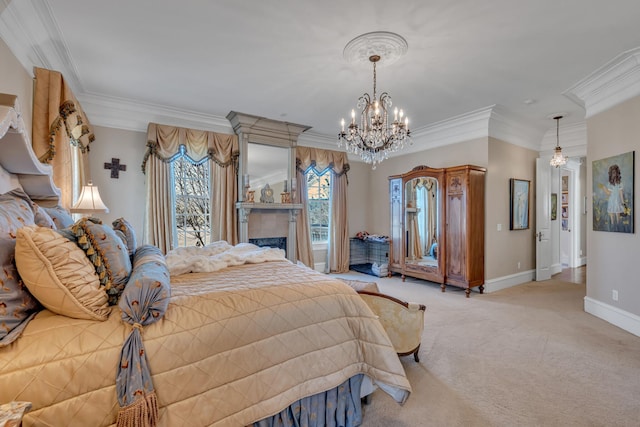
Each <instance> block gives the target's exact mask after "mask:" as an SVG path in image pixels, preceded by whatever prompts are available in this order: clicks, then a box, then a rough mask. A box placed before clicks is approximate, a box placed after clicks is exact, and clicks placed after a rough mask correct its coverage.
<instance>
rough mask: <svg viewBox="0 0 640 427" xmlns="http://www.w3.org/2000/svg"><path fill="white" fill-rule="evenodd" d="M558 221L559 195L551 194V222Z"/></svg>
mask: <svg viewBox="0 0 640 427" xmlns="http://www.w3.org/2000/svg"><path fill="white" fill-rule="evenodd" d="M556 219H558V193H551V221H555V220H556Z"/></svg>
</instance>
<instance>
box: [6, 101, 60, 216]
mask: <svg viewBox="0 0 640 427" xmlns="http://www.w3.org/2000/svg"><path fill="white" fill-rule="evenodd" d="M52 173H53V172H52V168H51V166H49V165H45V164H42V163H40V161H39V160H38V158H37V157H36V155H35V153H34V152H33V149H32V147H31V141H30V140H29V135H28V134H27V131H26V129H25V128H24V122H23V120H22V116H21V113H20V108H19V104H18V99H17V97H16V96H15V95H8V94H1V93H0V194H2V193H5V192H7V191H10V190H12V189H14V188H16V187H22V188H23V189H24V191H25V192H26V193H27V194H28V195H29V196H30V197H31V199H32V200H33V201H35V202H37V203H38V204H41V205H44V206H51V205H55V204H56V203H57V202H58V200H59V199H60V189H59V188H58V187H56V185H55V184H54V182H53V176H52Z"/></svg>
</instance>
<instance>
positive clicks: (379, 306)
mask: <svg viewBox="0 0 640 427" xmlns="http://www.w3.org/2000/svg"><path fill="white" fill-rule="evenodd" d="M358 294H360V296H361V297H362V299H364V300H365V302H366V303H367V305H368V306H369V307H370V308H371V310H372V311H373V312H374V313H375V314H376V315H377V316H378V318H379V319H380V323H382V326H383V327H384V329H385V331H387V335H389V338H390V339H391V343H392V344H393V347H394V348H395V350H396V352H397V353H398V355H399V356H407V355H409V354H413V358H414V359H415V361H416V362H419V361H420V359H419V358H418V350H420V341H421V339H422V332H423V330H424V313H425V310H426V307H425V306H424V305H422V304H415V303H410V302H404V301H401V300H399V299H397V298H394V297H392V296H389V295H385V294H381V293H377V292H369V291H358Z"/></svg>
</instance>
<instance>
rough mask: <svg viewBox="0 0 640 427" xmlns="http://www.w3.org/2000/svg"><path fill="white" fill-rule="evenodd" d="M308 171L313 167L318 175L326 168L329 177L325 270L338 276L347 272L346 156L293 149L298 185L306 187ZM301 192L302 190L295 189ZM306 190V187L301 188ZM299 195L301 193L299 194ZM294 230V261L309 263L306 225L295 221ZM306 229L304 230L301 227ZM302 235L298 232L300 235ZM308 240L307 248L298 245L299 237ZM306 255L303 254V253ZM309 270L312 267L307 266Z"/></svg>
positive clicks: (311, 256)
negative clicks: (296, 238) (327, 240)
mask: <svg viewBox="0 0 640 427" xmlns="http://www.w3.org/2000/svg"><path fill="white" fill-rule="evenodd" d="M309 167H314V168H315V169H316V170H318V171H323V170H325V169H327V168H330V169H331V173H332V180H331V181H332V191H331V230H330V234H329V248H328V255H327V266H328V269H329V271H331V272H335V273H342V272H346V271H348V270H349V233H348V227H347V184H348V183H349V181H348V178H347V172H348V171H349V169H350V166H349V163H348V159H347V154H346V153H344V152H340V151H332V150H322V149H320V148H312V147H297V148H296V169H297V170H298V173H297V176H298V181H299V182H305V183H306V177H305V172H306V171H307V169H308V168H309ZM299 188H300V189H301V188H302V186H299ZM305 188H306V186H305ZM299 193H302V191H299ZM300 196H301V197H303V198H304V199H303V204H304V205H305V209H303V210H305V211H306V203H305V202H306V197H307V194H306V192H305V193H304V194H300ZM298 222H299V223H303V224H301V225H300V226H298V236H299V237H298V239H299V240H298V247H299V250H298V259H302V260H308V259H311V260H313V248H312V246H311V237H310V231H309V224H308V221H306V220H304V221H303V219H302V218H300V219H299V221H298ZM305 226H306V229H303V227H305ZM301 231H302V232H301ZM303 233H304V236H309V237H308V240H309V244H308V247H304V246H303V245H301V241H300V239H301V237H300V236H303ZM305 250H306V251H309V253H304V252H303V251H305ZM309 267H311V268H313V265H311V266H309Z"/></svg>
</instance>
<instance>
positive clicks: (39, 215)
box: [6, 188, 56, 230]
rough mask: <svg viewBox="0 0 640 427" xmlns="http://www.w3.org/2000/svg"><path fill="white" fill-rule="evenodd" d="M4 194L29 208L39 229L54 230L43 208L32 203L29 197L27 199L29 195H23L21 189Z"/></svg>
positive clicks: (54, 226)
mask: <svg viewBox="0 0 640 427" xmlns="http://www.w3.org/2000/svg"><path fill="white" fill-rule="evenodd" d="M6 194H7V195H8V196H12V197H14V198H16V199H22V200H24V201H25V202H27V203H28V204H29V205H30V206H31V209H32V210H33V213H34V221H35V223H36V225H39V226H40V227H46V228H52V229H54V230H55V229H56V225H55V223H54V222H53V219H51V217H50V216H49V214H48V213H47V212H46V211H45V210H44V209H43V208H41V207H40V206H38V205H37V204H36V203H35V202H33V201H32V200H31V197H29V195H28V194H27V193H25V192H24V190H23V189H22V188H14V189H13V190H11V191H9V192H8V193H6Z"/></svg>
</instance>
